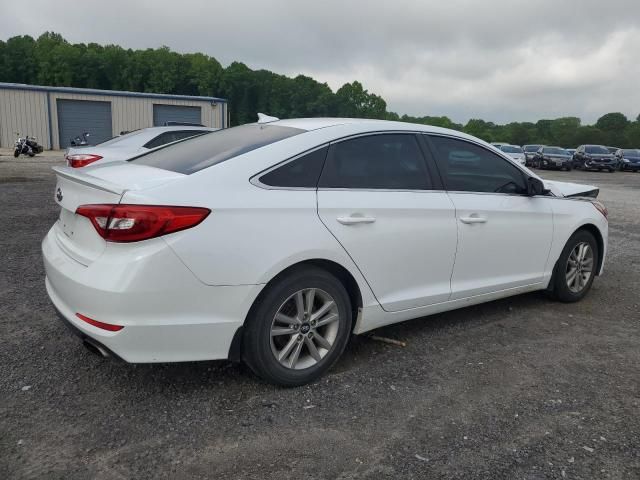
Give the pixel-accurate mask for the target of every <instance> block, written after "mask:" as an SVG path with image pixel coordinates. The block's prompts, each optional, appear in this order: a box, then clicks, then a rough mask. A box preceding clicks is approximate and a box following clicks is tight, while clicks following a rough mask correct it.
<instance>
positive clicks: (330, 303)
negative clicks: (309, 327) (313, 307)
mask: <svg viewBox="0 0 640 480" xmlns="http://www.w3.org/2000/svg"><path fill="white" fill-rule="evenodd" d="M334 305H335V303H334V302H333V301H332V300H329V301H328V302H325V303H324V305H322V306H321V307H320V308H319V309H318V310H317V311H316V312H315V313H314V314H313V315H311V320H318V319H319V318H322V317H323V316H324V314H325V313H327V312H328V311H329V310H331V309H332V308H333V306H334Z"/></svg>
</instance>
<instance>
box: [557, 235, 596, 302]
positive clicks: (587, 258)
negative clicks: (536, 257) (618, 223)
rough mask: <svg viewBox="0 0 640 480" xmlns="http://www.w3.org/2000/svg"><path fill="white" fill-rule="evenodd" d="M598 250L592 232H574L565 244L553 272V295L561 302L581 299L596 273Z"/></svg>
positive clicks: (589, 287)
mask: <svg viewBox="0 0 640 480" xmlns="http://www.w3.org/2000/svg"><path fill="white" fill-rule="evenodd" d="M599 255H600V252H599V250H598V242H596V239H595V237H594V236H593V234H591V233H590V232H588V231H586V230H579V231H577V232H576V233H574V234H573V235H572V236H571V238H570V239H569V241H568V242H567V244H566V245H565V247H564V249H563V250H562V253H561V254H560V258H559V259H558V263H556V268H555V270H554V274H553V279H552V282H553V288H552V293H553V296H554V297H555V298H556V299H558V300H560V301H561V302H567V303H570V302H577V301H579V300H582V298H584V296H585V295H586V294H587V293H588V292H589V290H590V289H591V285H592V284H593V279H594V278H595V276H596V273H597V266H598V261H599V258H600V257H599Z"/></svg>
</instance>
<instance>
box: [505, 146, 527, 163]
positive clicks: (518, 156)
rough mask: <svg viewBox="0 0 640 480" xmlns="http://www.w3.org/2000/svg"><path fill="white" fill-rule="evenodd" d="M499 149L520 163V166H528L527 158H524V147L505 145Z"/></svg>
mask: <svg viewBox="0 0 640 480" xmlns="http://www.w3.org/2000/svg"><path fill="white" fill-rule="evenodd" d="M498 148H499V149H500V150H502V151H503V152H504V153H506V154H507V155H508V156H509V157H511V158H512V159H513V160H515V161H516V162H518V163H519V164H520V165H525V164H526V159H525V156H524V150H523V149H522V147H519V146H518V145H504V144H503V145H500V146H499V147H498Z"/></svg>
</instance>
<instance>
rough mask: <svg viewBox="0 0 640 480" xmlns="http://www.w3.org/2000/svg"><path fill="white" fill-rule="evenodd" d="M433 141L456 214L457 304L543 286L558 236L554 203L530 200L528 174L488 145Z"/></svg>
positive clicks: (437, 138)
mask: <svg viewBox="0 0 640 480" xmlns="http://www.w3.org/2000/svg"><path fill="white" fill-rule="evenodd" d="M428 138H429V139H430V140H429V141H430V145H431V147H432V150H433V153H434V156H435V159H436V162H437V165H438V168H439V171H440V174H441V176H442V180H443V181H444V185H445V187H446V188H447V191H448V194H449V197H450V198H451V200H452V201H453V204H454V205H455V209H456V220H457V228H458V249H457V253H456V261H455V266H454V268H453V275H452V277H451V290H452V293H451V299H452V300H455V299H460V298H466V297H472V296H475V295H482V294H486V293H492V292H497V291H500V290H507V289H510V288H517V287H523V286H527V285H532V284H536V283H539V282H541V281H542V277H543V274H544V268H545V265H546V262H547V258H548V256H549V250H550V248H551V240H552V235H553V216H552V210H551V201H552V199H550V198H548V197H544V196H539V197H530V196H528V195H527V186H526V185H527V184H526V178H525V174H524V172H523V171H522V170H520V169H519V168H518V167H516V166H515V165H513V164H512V163H511V162H509V161H508V160H506V159H504V158H502V157H500V156H499V155H497V154H495V153H494V152H492V151H490V150H489V149H488V148H485V147H484V146H482V145H479V144H476V143H473V142H471V141H467V140H464V139H460V138H454V137H448V136H436V135H430V136H429V137H428Z"/></svg>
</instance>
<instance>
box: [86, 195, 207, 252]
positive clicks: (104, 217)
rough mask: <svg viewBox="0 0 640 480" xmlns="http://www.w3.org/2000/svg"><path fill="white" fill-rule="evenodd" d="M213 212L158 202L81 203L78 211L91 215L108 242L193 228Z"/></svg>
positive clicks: (132, 240) (152, 236)
mask: <svg viewBox="0 0 640 480" xmlns="http://www.w3.org/2000/svg"><path fill="white" fill-rule="evenodd" d="M209 213H211V210H209V209H208V208H200V207H172V206H157V205H114V204H104V205H81V206H79V207H78V209H77V210H76V214H78V215H82V216H83V217H87V218H88V219H89V220H90V221H91V223H92V224H93V226H94V227H95V229H96V231H97V232H98V234H99V235H100V236H101V237H102V238H104V239H105V240H107V241H108V242H125V243H126V242H139V241H141V240H148V239H150V238H155V237H160V236H162V235H166V234H168V233H173V232H178V231H180V230H186V229H187V228H192V227H195V226H196V225H198V224H199V223H200V222H202V221H203V220H204V219H205V218H207V215H209Z"/></svg>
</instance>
